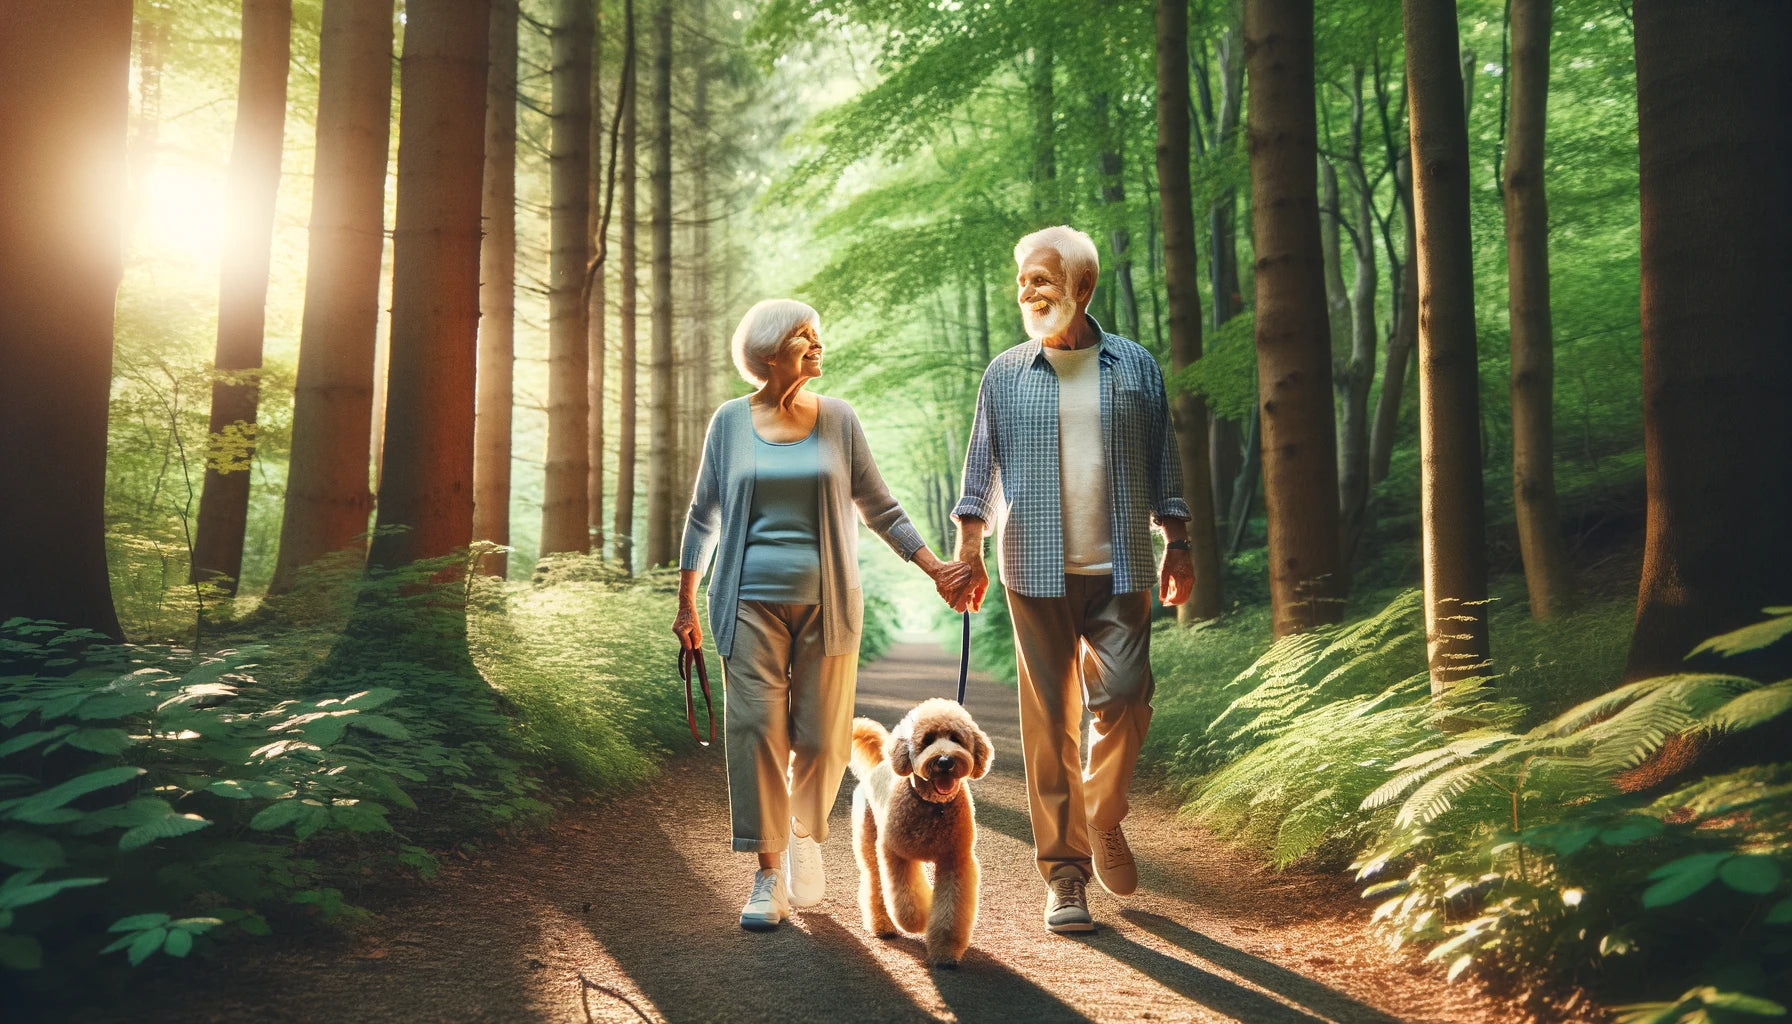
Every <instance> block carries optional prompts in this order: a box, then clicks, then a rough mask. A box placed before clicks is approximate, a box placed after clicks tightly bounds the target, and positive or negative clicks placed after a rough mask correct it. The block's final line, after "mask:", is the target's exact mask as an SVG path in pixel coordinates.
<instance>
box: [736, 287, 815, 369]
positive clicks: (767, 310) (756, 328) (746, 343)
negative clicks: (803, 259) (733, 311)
mask: <svg viewBox="0 0 1792 1024" xmlns="http://www.w3.org/2000/svg"><path fill="white" fill-rule="evenodd" d="M804 324H812V325H814V327H815V330H816V332H817V333H819V332H820V331H821V314H820V313H817V312H815V309H814V307H812V306H810V305H809V304H808V303H804V302H798V301H796V300H795V299H764V300H762V301H759V302H755V303H754V304H753V308H752V309H749V310H747V315H746V316H743V317H741V318H740V326H739V327H736V328H735V329H734V341H733V343H732V344H733V348H734V366H735V369H737V370H739V371H740V375H741V376H742V377H744V378H746V381H747V383H748V384H751V385H753V386H754V387H756V388H757V387H764V386H765V379H766V376H767V375H768V374H769V373H771V366H770V365H769V360H770V359H771V357H772V356H775V355H777V354H778V347H779V346H781V345H783V344H784V339H786V338H788V337H790V333H791V332H792V331H794V330H796V329H797V328H798V327H801V326H803V325H804Z"/></svg>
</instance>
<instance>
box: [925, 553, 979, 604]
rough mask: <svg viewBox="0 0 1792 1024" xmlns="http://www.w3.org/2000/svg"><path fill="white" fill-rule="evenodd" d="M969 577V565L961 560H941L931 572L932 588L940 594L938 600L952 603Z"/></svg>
mask: <svg viewBox="0 0 1792 1024" xmlns="http://www.w3.org/2000/svg"><path fill="white" fill-rule="evenodd" d="M970 579H971V569H970V566H968V565H965V564H964V563H963V562H941V563H940V566H939V569H938V570H936V571H935V572H934V574H933V589H934V591H935V592H936V593H938V594H939V595H940V600H942V601H944V602H946V603H947V604H953V602H955V601H956V600H957V599H958V594H959V593H960V592H961V591H962V590H963V589H964V587H965V584H967V583H969V582H970ZM954 607H956V605H954Z"/></svg>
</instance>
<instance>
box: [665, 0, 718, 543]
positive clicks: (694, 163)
mask: <svg viewBox="0 0 1792 1024" xmlns="http://www.w3.org/2000/svg"><path fill="white" fill-rule="evenodd" d="M696 17H697V18H698V19H699V20H698V29H699V31H702V30H703V29H704V23H703V21H702V17H703V10H702V8H699V9H698V11H697V12H696ZM710 69H711V63H710V55H709V53H708V51H707V49H701V50H699V51H698V58H697V61H696V79H697V85H696V91H695V96H694V98H693V99H692V102H691V134H692V135H693V136H694V137H695V139H694V144H693V147H692V155H691V193H692V195H693V197H694V198H695V201H696V202H695V206H696V212H695V214H694V215H693V221H694V223H693V224H692V226H691V260H692V274H691V278H692V292H691V337H692V352H693V354H694V355H695V356H696V366H695V367H693V369H692V373H693V375H694V377H695V379H694V380H693V381H692V395H691V403H690V407H689V412H688V415H687V416H686V417H685V418H686V421H687V422H688V423H689V424H690V438H691V444H690V445H689V446H688V447H687V452H688V455H689V458H688V461H687V465H686V472H685V477H684V480H683V482H682V484H681V486H682V487H683V488H684V490H683V492H682V493H683V500H682V501H681V500H680V495H679V494H678V493H675V494H674V495H673V501H672V525H673V536H674V537H676V536H678V534H679V531H680V529H681V528H682V525H683V517H684V511H685V510H684V508H683V507H682V506H683V505H685V504H688V502H689V497H690V491H691V489H692V488H693V487H694V486H695V484H696V479H697V470H698V467H699V464H700V463H701V461H702V447H703V435H704V433H705V432H707V430H708V429H709V417H710V414H711V413H712V412H714V411H715V393H714V391H715V389H714V383H715V374H716V369H715V348H716V345H715V336H714V334H713V333H712V332H713V331H714V326H715V325H714V323H713V321H712V317H711V312H710V308H709V272H710V262H709V216H710V202H709V188H710V182H709V132H710V124H709V78H710V73H711V71H710Z"/></svg>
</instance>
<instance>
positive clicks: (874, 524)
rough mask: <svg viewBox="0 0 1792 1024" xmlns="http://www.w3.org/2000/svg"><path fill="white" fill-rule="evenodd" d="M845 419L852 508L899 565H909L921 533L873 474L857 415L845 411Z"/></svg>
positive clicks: (919, 544)
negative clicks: (897, 558) (849, 446)
mask: <svg viewBox="0 0 1792 1024" xmlns="http://www.w3.org/2000/svg"><path fill="white" fill-rule="evenodd" d="M846 419H847V423H848V426H849V429H850V430H851V440H852V500H853V504H854V505H857V506H858V509H859V516H860V517H861V518H863V519H864V520H865V525H866V526H869V527H871V532H873V533H875V534H877V535H878V536H879V537H882V538H883V541H884V543H885V544H888V545H889V546H890V549H891V550H892V551H895V552H896V553H897V554H898V555H901V556H902V560H903V561H905V562H906V561H909V560H911V559H913V558H914V557H915V552H917V551H919V550H921V548H922V547H923V546H924V545H925V544H926V542H925V541H923V540H922V539H921V531H919V530H917V529H915V524H914V523H913V522H911V521H910V520H909V518H908V513H906V512H904V511H902V505H901V503H900V502H898V501H897V500H896V497H895V495H892V494H891V493H890V488H889V487H887V486H886V485H885V484H884V478H883V475H882V474H881V473H879V472H878V471H877V462H876V460H874V459H873V458H872V457H871V446H870V445H869V444H868V443H866V441H865V431H864V428H863V427H861V426H860V425H859V417H858V414H857V413H854V412H852V411H851V409H850V407H849V408H848V411H847V416H846Z"/></svg>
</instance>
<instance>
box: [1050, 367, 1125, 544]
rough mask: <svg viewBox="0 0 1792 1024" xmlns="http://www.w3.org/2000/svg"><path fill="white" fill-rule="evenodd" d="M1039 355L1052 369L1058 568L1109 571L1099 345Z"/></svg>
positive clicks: (1105, 465) (1105, 464)
mask: <svg viewBox="0 0 1792 1024" xmlns="http://www.w3.org/2000/svg"><path fill="white" fill-rule="evenodd" d="M1044 351H1045V359H1046V361H1047V362H1049V363H1051V365H1052V369H1053V370H1054V371H1056V372H1057V374H1058V487H1059V497H1058V504H1059V508H1060V509H1061V510H1062V515H1063V518H1064V571H1065V572H1067V573H1072V574H1075V575H1079V576H1106V575H1110V574H1112V573H1113V571H1114V541H1113V536H1112V534H1111V533H1110V532H1109V524H1108V467H1107V459H1106V456H1105V453H1104V452H1103V451H1102V443H1101V363H1100V359H1099V358H1098V357H1099V356H1100V355H1101V346H1100V345H1091V346H1089V347H1088V348H1079V349H1068V350H1067V349H1056V348H1052V347H1051V346H1049V345H1048V346H1046V347H1045V349H1044Z"/></svg>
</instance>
